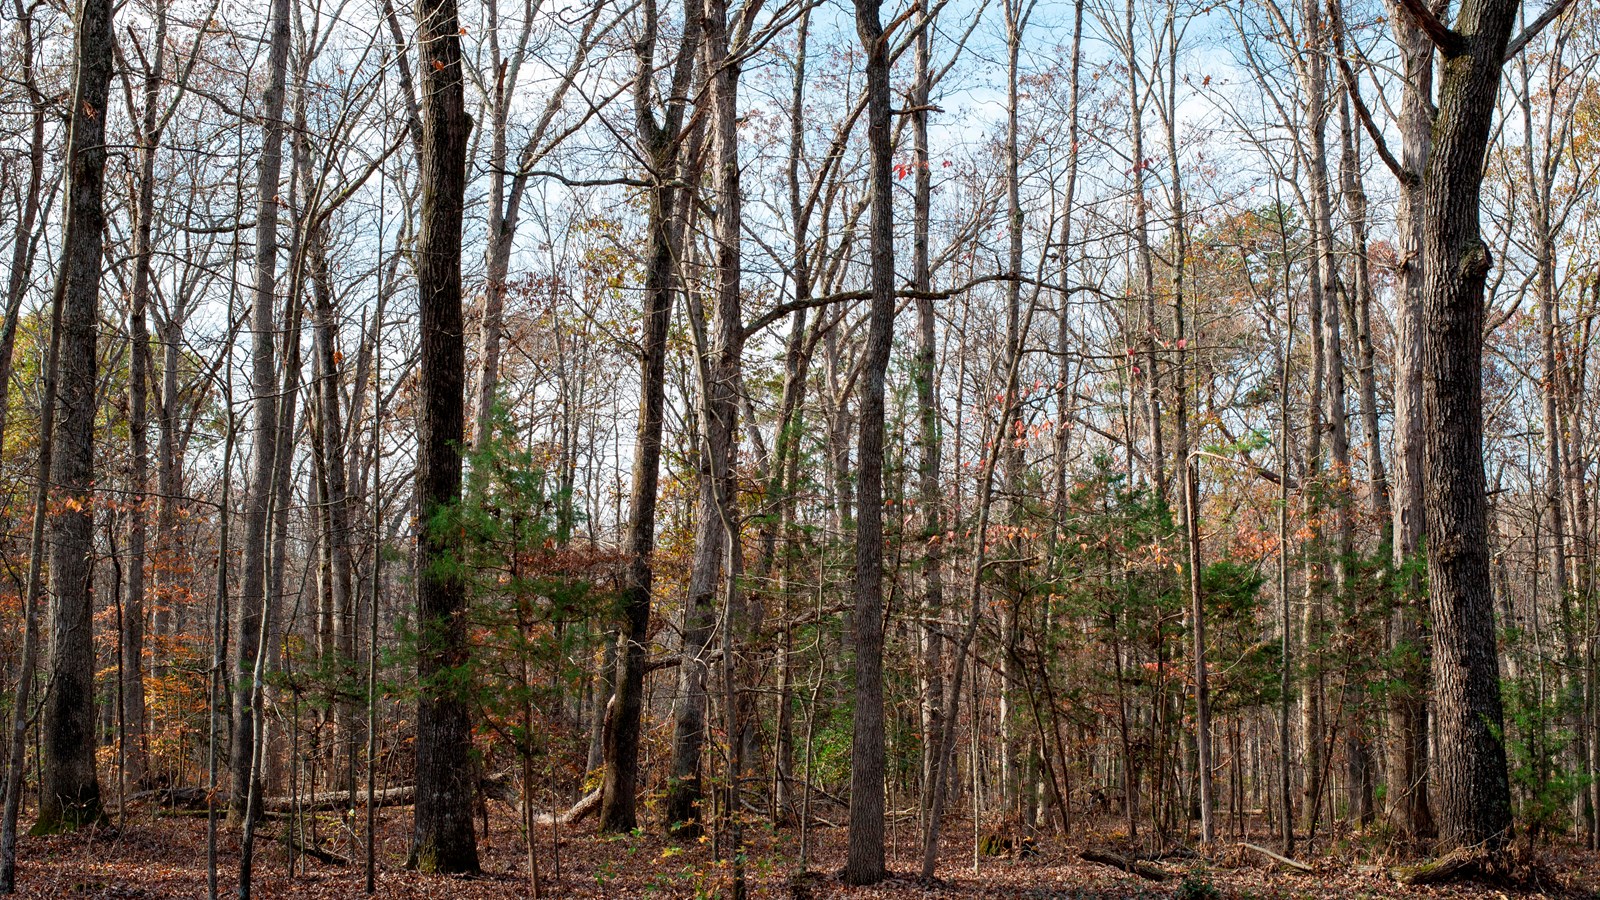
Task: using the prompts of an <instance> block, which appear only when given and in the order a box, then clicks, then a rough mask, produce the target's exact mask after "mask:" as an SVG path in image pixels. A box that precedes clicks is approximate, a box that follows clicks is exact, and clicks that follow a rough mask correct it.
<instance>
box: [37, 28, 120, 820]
mask: <svg viewBox="0 0 1600 900" xmlns="http://www.w3.org/2000/svg"><path fill="white" fill-rule="evenodd" d="M111 18H112V3H111V0H84V2H83V6H82V7H81V8H80V13H79V18H78V34H77V46H76V48H75V59H76V61H77V72H76V74H75V76H74V85H73V98H72V120H71V121H72V124H71V131H70V134H69V136H68V138H67V177H68V183H67V221H66V229H65V234H64V236H63V237H62V241H61V244H62V251H61V273H60V276H59V277H60V285H59V287H58V290H60V291H61V297H62V305H61V350H60V353H61V356H60V367H61V368H60V382H59V386H58V393H57V403H58V404H59V413H58V415H57V418H56V421H55V436H54V438H53V441H52V443H53V444H54V448H55V450H54V455H53V458H52V459H51V465H50V481H51V484H52V485H53V490H54V497H53V501H52V506H53V507H54V509H53V510H52V513H51V516H50V538H51V540H50V582H51V584H50V586H51V589H52V590H51V593H52V595H53V596H52V601H53V602H52V603H51V606H50V682H49V683H50V690H49V693H48V694H47V696H46V698H45V706H44V743H43V748H42V751H41V755H40V785H39V819H38V822H37V824H36V825H35V826H34V830H35V831H36V832H47V831H54V830H61V829H73V828H76V827H78V826H79V825H83V824H87V823H91V822H95V821H98V820H99V819H100V816H101V809H100V782H99V780H98V779H97V778H96V775H95V758H94V751H95V744H96V741H95V731H94V721H95V719H94V709H95V698H94V672H95V655H94V589H93V584H94V496H93V492H94V420H95V410H96V400H97V391H96V388H97V387H98V385H97V381H96V373H97V370H98V366H97V364H96V363H97V358H96V340H95V338H96V337H97V336H98V335H99V332H100V329H99V325H100V321H99V317H100V265H101V262H102V259H103V255H104V254H103V250H104V246H103V245H104V241H103V236H104V232H105V222H106V216H105V170H106V145H105V134H106V114H107V112H108V109H107V99H108V96H109V94H110V84H111V56H112V53H111V42H112V26H111Z"/></svg>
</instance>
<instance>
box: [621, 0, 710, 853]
mask: <svg viewBox="0 0 1600 900" xmlns="http://www.w3.org/2000/svg"><path fill="white" fill-rule="evenodd" d="M684 19H685V23H686V25H685V29H684V35H683V38H682V43H681V45H680V46H679V49H678V55H677V60H676V62H675V68H674V72H673V78H672V85H673V87H672V94H671V98H670V99H669V100H668V105H667V114H666V119H665V122H658V121H657V120H656V117H655V111H654V109H655V107H654V104H655V99H656V98H655V81H654V72H655V65H656V62H655V48H656V35H657V28H658V22H657V17H656V8H655V2H654V0H646V4H645V9H644V18H643V23H644V29H645V31H644V35H645V36H644V39H643V40H641V41H640V43H639V45H638V47H637V48H636V51H635V52H636V53H637V54H638V67H637V70H636V73H635V79H636V80H635V83H634V118H635V125H636V127H637V129H638V131H639V141H640V143H641V144H642V145H643V149H644V150H645V152H646V153H647V154H648V158H649V159H650V160H651V162H652V164H653V167H654V170H655V172H654V175H655V179H654V183H653V185H652V187H651V191H650V210H649V217H650V218H649V224H648V226H647V228H648V230H649V234H648V237H647V240H648V242H649V243H648V249H647V251H646V252H647V257H648V259H649V263H648V265H649V268H648V269H647V270H646V273H645V291H644V328H643V329H642V334H643V336H642V343H641V346H640V351H641V352H640V358H639V381H640V403H639V418H638V423H637V425H636V427H635V435H636V443H637V449H636V451H635V455H634V461H633V490H632V496H631V506H630V507H629V518H628V531H627V552H628V568H627V571H626V573H625V575H624V583H623V590H622V594H623V600H622V609H623V616H624V618H625V620H626V621H625V625H626V630H625V631H623V633H622V652H620V653H618V654H617V672H616V681H615V684H616V688H615V690H616V697H615V700H614V702H613V703H612V704H611V705H609V706H608V707H607V708H606V713H605V714H606V716H607V717H608V718H609V719H610V722H609V723H608V726H607V727H606V728H604V729H603V730H602V736H601V740H602V744H603V757H604V760H605V780H604V781H603V782H602V784H601V803H600V806H601V808H600V828H601V830H604V831H618V832H625V831H629V830H632V829H633V827H634V826H635V824H636V822H637V813H636V812H635V796H634V795H635V793H636V789H637V783H638V766H639V762H638V760H639V727H640V718H641V716H642V715H643V708H644V665H645V640H646V639H647V638H648V637H649V625H650V599H651V597H650V592H651V579H652V574H651V573H652V570H651V566H652V560H651V556H652V555H653V554H654V552H655V532H656V494H657V486H658V483H659V478H660V469H661V428H662V419H663V410H664V405H665V396H666V394H665V392H666V359H667V336H668V326H669V325H670V324H671V321H672V292H673V289H674V281H675V274H674V269H675V266H676V265H677V262H678V251H679V248H680V245H681V242H680V241H679V229H680V227H681V215H680V212H679V210H678V209H677V197H678V188H676V187H674V186H673V185H672V184H671V183H670V182H671V180H672V176H673V173H674V172H675V170H676V167H677V161H678V153H679V150H678V146H679V140H680V137H681V134H680V133H681V131H682V127H683V110H684V101H683V99H682V98H683V97H684V96H685V95H686V94H687V92H688V90H687V89H688V85H689V76H690V73H691V72H692V71H693V69H694V58H695V48H696V47H697V45H698V44H699V28H698V27H697V24H696V23H697V22H698V16H697V15H696V14H695V12H694V2H693V0H685V2H684ZM687 668H692V666H691V664H690V661H689V659H688V658H687V657H685V658H684V660H683V662H682V664H680V666H679V676H680V677H682V672H683V670H684V669H687ZM670 790H671V788H670V787H669V791H670ZM669 805H670V804H669ZM667 821H668V822H669V823H670V822H672V821H674V819H673V817H672V815H670V814H669V815H668V818H667Z"/></svg>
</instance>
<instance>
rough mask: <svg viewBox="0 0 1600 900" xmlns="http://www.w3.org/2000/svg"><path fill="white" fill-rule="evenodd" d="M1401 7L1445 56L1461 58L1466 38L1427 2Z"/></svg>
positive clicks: (1403, 2) (1407, 1) (1409, 1)
mask: <svg viewBox="0 0 1600 900" xmlns="http://www.w3.org/2000/svg"><path fill="white" fill-rule="evenodd" d="M1558 2H1559V0H1558ZM1400 7H1401V8H1402V9H1404V10H1405V11H1406V13H1407V14H1409V15H1410V16H1411V21H1412V22H1414V23H1415V24H1416V26H1417V27H1418V28H1420V29H1422V33H1423V34H1426V35H1427V36H1428V39H1429V40H1431V41H1433V45H1434V46H1435V47H1438V48H1439V50H1440V51H1441V52H1443V53H1444V55H1445V56H1459V55H1461V53H1462V52H1464V51H1465V50H1466V48H1467V40H1466V38H1463V37H1462V36H1461V35H1460V34H1458V33H1456V32H1455V31H1453V30H1452V29H1451V28H1450V26H1448V25H1446V24H1444V22H1443V21H1441V20H1440V19H1439V17H1438V15H1436V14H1435V13H1434V11H1433V10H1432V9H1430V8H1428V4H1427V3H1426V2H1425V0H1400Z"/></svg>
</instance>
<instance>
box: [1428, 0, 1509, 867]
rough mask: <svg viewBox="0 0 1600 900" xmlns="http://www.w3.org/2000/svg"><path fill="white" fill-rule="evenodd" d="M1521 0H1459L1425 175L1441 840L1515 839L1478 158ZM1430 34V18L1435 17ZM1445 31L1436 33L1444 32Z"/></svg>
mask: <svg viewBox="0 0 1600 900" xmlns="http://www.w3.org/2000/svg"><path fill="white" fill-rule="evenodd" d="M1520 5H1521V4H1520V3H1518V2H1517V0H1466V2H1465V3H1463V4H1462V6H1461V8H1460V12H1459V14H1458V16H1457V19H1456V23H1457V25H1456V29H1454V30H1448V31H1444V33H1443V35H1442V36H1440V35H1436V36H1435V41H1436V43H1442V44H1443V45H1444V46H1443V47H1442V48H1441V49H1442V50H1443V55H1444V64H1443V66H1442V67H1441V69H1440V83H1439V110H1438V113H1437V115H1436V116H1435V119H1434V126H1433V136H1434V142H1435V143H1434V147H1433V153H1432V156H1431V158H1430V159H1429V161H1428V166H1427V169H1426V172H1425V174H1424V176H1423V191H1422V193H1423V222H1424V227H1423V244H1422V252H1423V258H1424V280H1423V306H1422V315H1423V329H1422V335H1423V337H1422V341H1423V350H1422V359H1423V373H1424V377H1423V389H1422V409H1423V419H1424V422H1425V423H1426V429H1425V437H1424V445H1423V446H1424V453H1423V459H1424V464H1425V465H1424V486H1425V490H1424V494H1423V508H1424V510H1425V512H1426V516H1427V529H1428V534H1429V540H1428V547H1427V555H1428V592H1429V599H1430V605H1431V607H1432V611H1433V648H1434V655H1433V677H1434V690H1435V694H1434V696H1435V705H1436V707H1437V709H1438V717H1439V736H1440V739H1439V742H1438V764H1439V788H1440V791H1439V813H1440V837H1441V838H1442V839H1443V841H1444V842H1445V844H1447V845H1448V846H1452V847H1475V846H1482V847H1484V848H1487V849H1489V850H1490V851H1497V850H1499V849H1501V848H1503V847H1505V846H1506V845H1507V844H1508V843H1509V842H1510V840H1511V830H1512V820H1511V792H1510V787H1509V785H1508V782H1507V773H1506V753H1505V745H1504V743H1503V728H1504V720H1503V717H1502V713H1501V705H1500V674H1499V664H1498V660H1497V658H1496V647H1495V616H1494V605H1493V603H1494V601H1493V597H1492V594H1491V590H1490V582H1489V577H1490V572H1489V540H1488V538H1489V536H1488V531H1487V527H1488V525H1487V512H1488V511H1487V507H1488V501H1487V498H1486V497H1485V494H1484V471H1483V386H1482V381H1481V378H1482V371H1483V324H1484V288H1485V282H1486V279H1487V277H1488V274H1489V269H1490V267H1491V265H1492V260H1491V259H1490V254H1489V247H1488V245H1487V244H1485V243H1484V241H1483V238H1482V237H1481V236H1480V233H1479V226H1478V210H1479V205H1480V192H1481V188H1482V183H1483V163H1484V156H1485V152H1486V148H1487V146H1488V143H1489V133H1490V126H1491V123H1492V120H1493V118H1494V110H1495V100H1496V95H1497V93H1498V90H1499V87H1500V78H1501V72H1502V67H1503V65H1504V59H1505V54H1506V46H1507V41H1508V39H1509V37H1510V34H1511V29H1512V26H1513V24H1514V23H1515V21H1516V17H1517V10H1518V8H1519V7H1520ZM1433 24H1435V25H1438V24H1439V23H1438V21H1437V20H1436V19H1435V20H1433ZM1441 30H1442V26H1441Z"/></svg>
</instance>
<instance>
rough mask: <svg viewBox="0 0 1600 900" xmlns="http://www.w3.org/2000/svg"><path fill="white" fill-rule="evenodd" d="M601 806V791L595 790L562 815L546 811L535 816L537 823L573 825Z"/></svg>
mask: <svg viewBox="0 0 1600 900" xmlns="http://www.w3.org/2000/svg"><path fill="white" fill-rule="evenodd" d="M599 808H600V792H599V791H598V790H596V791H593V792H591V793H589V794H587V795H585V796H584V798H583V799H582V800H579V801H578V802H577V803H574V804H572V807H571V808H570V809H568V810H567V811H566V812H564V813H561V814H560V815H555V816H552V815H550V814H549V813H544V814H541V815H538V816H535V817H534V820H533V821H534V824H535V825H571V824H573V823H575V822H582V821H583V820H584V819H587V818H588V817H589V816H590V815H591V814H593V813H594V811H595V810H597V809H599Z"/></svg>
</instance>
